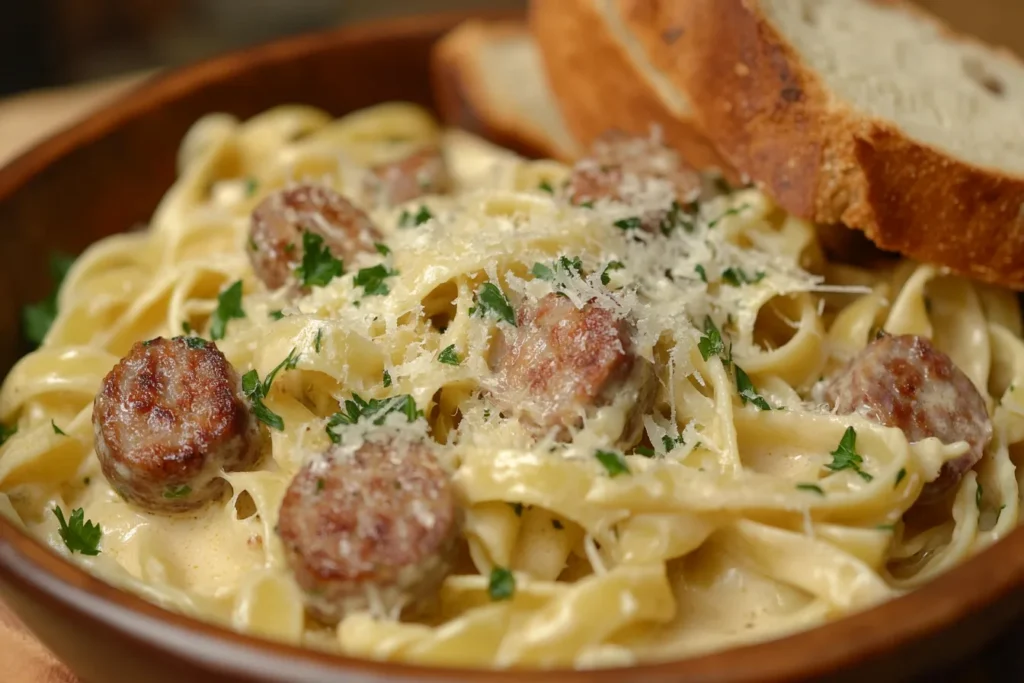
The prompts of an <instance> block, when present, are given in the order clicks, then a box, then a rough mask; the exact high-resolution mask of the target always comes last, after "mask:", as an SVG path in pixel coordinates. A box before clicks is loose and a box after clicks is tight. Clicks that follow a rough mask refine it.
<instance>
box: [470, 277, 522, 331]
mask: <svg viewBox="0 0 1024 683" xmlns="http://www.w3.org/2000/svg"><path fill="white" fill-rule="evenodd" d="M469 314H470V315H474V314H476V315H479V316H480V317H485V316H487V315H491V316H494V317H495V318H497V319H498V320H503V321H505V322H507V323H508V324H509V325H512V326H513V327H515V326H516V312H515V309H513V308H512V304H510V303H509V301H508V299H507V298H506V297H505V294H504V293H503V292H502V291H501V290H500V289H499V288H498V286H497V285H495V284H494V283H492V282H485V283H483V284H482V285H481V286H480V289H478V290H477V292H476V306H474V307H473V308H471V309H469Z"/></svg>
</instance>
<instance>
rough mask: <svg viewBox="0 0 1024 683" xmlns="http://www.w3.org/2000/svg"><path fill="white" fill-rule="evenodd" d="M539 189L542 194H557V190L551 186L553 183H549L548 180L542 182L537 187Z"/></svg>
mask: <svg viewBox="0 0 1024 683" xmlns="http://www.w3.org/2000/svg"><path fill="white" fill-rule="evenodd" d="M537 189H538V190H540V191H541V192H547V193H548V194H554V193H555V188H554V187H552V186H551V183H549V182H548V181H547V179H544V180H542V181H540V184H538V185H537Z"/></svg>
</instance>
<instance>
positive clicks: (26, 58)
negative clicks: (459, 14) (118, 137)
mask: <svg viewBox="0 0 1024 683" xmlns="http://www.w3.org/2000/svg"><path fill="white" fill-rule="evenodd" d="M916 1H917V2H918V3H919V4H921V5H924V6H926V7H929V8H931V9H933V10H935V11H937V12H938V13H939V14H941V15H944V16H945V17H946V18H948V19H951V20H952V21H953V22H954V23H956V24H957V25H959V26H960V27H961V28H963V29H966V30H968V31H971V32H973V33H976V34H979V35H982V36H984V37H986V38H988V39H989V40H992V41H995V42H998V43H1001V44H1004V45H1010V46H1011V47H1014V48H1016V49H1018V50H1024V31H1021V28H1022V27H1024V0H916ZM525 5H526V0H0V7H2V8H3V21H2V23H0V96H3V95H10V94H13V93H17V92H20V91H24V90H29V89H35V88H41V87H48V86H55V85H66V84H72V83H79V82H83V81H91V80H96V79H102V78H107V77H110V76H115V75H120V74H124V73H129V72H133V71H138V70H148V69H152V68H156V67H164V66H175V65H180V64H184V63H187V62H192V61H195V60H198V59H202V58H204V57H208V56H211V55H214V54H217V53H220V52H224V51H226V50H231V49H234V48H238V47H241V46H245V45H250V44H253V43H259V42H263V41H267V40H270V39H273V38H275V37H279V36H284V35H288V34H293V33H299V32H303V31H308V30H313V29H318V28H326V27H330V26H335V25H339V24H343V23H349V22H353V21H360V20H365V19H371V18H379V17H384V16H394V15H401V14H415V13H423V12H435V11H444V10H455V9H474V8H480V9H483V8H493V9H500V8H506V9H514V8H522V7H524V6H525Z"/></svg>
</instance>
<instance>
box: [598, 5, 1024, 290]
mask: <svg viewBox="0 0 1024 683" xmlns="http://www.w3.org/2000/svg"><path fill="white" fill-rule="evenodd" d="M616 1H617V2H618V3H619V7H620V9H621V10H622V12H623V15H624V16H625V18H626V21H627V25H628V26H629V28H630V30H631V31H633V32H634V33H635V34H636V35H637V37H638V38H639V39H640V40H641V42H642V43H643V44H644V46H645V48H646V49H647V51H648V53H649V55H650V57H651V59H652V61H653V62H654V63H655V64H657V65H658V67H659V68H660V69H662V70H663V71H664V73H665V75H666V76H667V77H668V78H669V79H670V80H671V81H672V82H673V83H674V84H675V85H676V86H677V87H678V88H680V89H681V90H682V91H683V92H685V93H687V94H688V95H689V97H690V100H691V103H692V107H693V110H694V116H695V119H696V120H697V121H698V123H699V125H700V126H701V128H702V129H703V130H704V132H705V134H706V135H707V136H708V138H709V139H711V140H712V141H713V142H714V143H715V144H716V145H717V146H718V149H719V151H720V152H721V153H722V154H723V155H724V156H725V157H726V159H728V160H729V162H731V163H732V164H733V165H734V166H735V167H736V168H738V169H740V170H741V171H743V172H744V173H746V174H748V175H749V176H750V177H751V178H752V179H754V180H755V181H756V182H757V183H758V184H759V185H761V186H763V187H764V188H765V190H766V191H767V192H768V193H769V194H771V195H772V196H773V197H774V198H775V200H776V201H777V202H778V203H779V204H780V205H781V206H782V207H783V208H785V209H786V210H787V211H789V212H790V213H792V214H795V215H797V216H800V217H802V218H806V219H808V220H812V221H815V222H817V223H840V222H841V223H845V224H846V225H848V226H850V227H853V228H857V229H859V230H861V231H863V232H864V233H865V234H866V235H867V236H868V238H870V239H871V240H872V241H873V242H874V243H875V244H876V245H878V246H879V247H881V248H882V249H886V250H889V251H896V252H899V253H901V254H903V255H905V256H907V257H910V258H912V259H915V260H919V261H924V262H929V263H934V264H938V265H941V266H946V267H947V268H949V269H950V270H951V271H953V272H956V273H959V274H962V275H966V276H969V277H973V278H976V279H979V280H982V281H985V282H989V283H993V284H998V285H1003V286H1008V287H1012V288H1015V289H1018V290H1019V289H1024V178H1020V177H1016V176H1011V175H1007V174H1005V173H1003V172H1001V171H998V170H995V169H986V168H981V167H978V166H975V165H972V164H968V163H965V162H963V161H961V160H959V159H956V158H953V157H951V156H949V155H948V154H946V153H944V152H941V151H939V150H937V149H935V148H933V147H930V146H928V145H926V144H923V143H920V142H917V141H915V140H912V139H910V138H908V137H907V136H906V135H905V134H904V133H902V132H901V131H900V130H898V129H897V128H896V127H895V125H894V124H892V123H890V122H888V121H885V120H880V119H877V118H873V117H871V116H868V115H865V114H862V113H860V112H858V111H856V110H854V109H853V108H852V107H850V106H849V105H846V104H844V103H842V102H838V101H837V102H835V103H832V101H833V98H832V97H831V95H830V93H829V92H828V90H827V88H826V87H825V85H824V83H823V82H822V80H821V79H820V78H819V77H818V75H817V74H816V73H815V72H814V71H813V70H811V69H810V68H809V67H808V66H807V65H806V64H804V63H803V61H802V60H801V58H800V56H799V55H798V54H797V53H796V52H795V50H794V49H793V48H792V47H791V46H790V45H789V44H788V43H787V42H786V41H785V39H784V38H783V37H782V36H780V35H779V33H778V32H777V31H776V30H775V29H774V28H773V27H772V25H771V24H770V23H769V22H768V21H767V20H766V19H765V17H764V15H763V14H762V13H761V12H760V10H759V3H758V2H757V0H687V2H674V1H673V0H616ZM885 1H886V2H888V3H890V4H896V5H898V6H901V7H905V4H904V3H902V2H899V0H885ZM909 11H913V12H915V13H921V15H922V18H923V19H925V20H930V21H938V20H937V19H934V18H932V17H930V16H928V15H926V14H925V13H923V12H921V11H920V10H918V9H916V8H911V9H910V10H909ZM691 27H694V28H693V30H690V29H691ZM944 30H946V31H950V35H952V32H951V30H950V29H948V28H947V27H944ZM664 36H673V37H674V40H673V41H671V43H669V41H666V40H664Z"/></svg>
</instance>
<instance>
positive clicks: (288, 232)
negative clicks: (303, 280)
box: [247, 185, 381, 289]
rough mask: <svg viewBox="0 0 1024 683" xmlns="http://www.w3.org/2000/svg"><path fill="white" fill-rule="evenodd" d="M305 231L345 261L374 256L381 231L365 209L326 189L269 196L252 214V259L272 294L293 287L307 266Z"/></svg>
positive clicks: (309, 188) (293, 190)
mask: <svg viewBox="0 0 1024 683" xmlns="http://www.w3.org/2000/svg"><path fill="white" fill-rule="evenodd" d="M304 232H309V233H313V234H315V235H318V236H319V237H321V238H322V239H323V243H324V247H326V248H327V249H328V250H329V251H330V252H331V255H332V256H334V257H335V258H337V259H341V260H342V261H346V260H350V259H353V258H354V257H355V256H356V255H358V254H360V253H370V252H373V251H374V242H379V241H380V239H381V236H380V232H379V231H378V230H377V227H376V226H375V225H374V224H373V221H372V220H370V217H369V216H367V215H366V214H365V213H364V212H363V211H362V210H361V209H359V208H358V207H356V206H355V205H354V204H352V202H350V201H349V200H348V199H346V198H345V197H343V196H341V195H340V194H338V193H337V192H335V191H333V190H331V189H330V188H327V187H324V186H322V185H298V186H296V187H293V188H289V189H285V190H278V191H277V192H274V193H272V194H270V195H268V196H267V197H266V198H265V199H264V200H263V201H261V202H260V203H259V204H258V205H257V206H256V208H255V209H254V210H253V212H252V223H251V225H250V229H249V247H248V249H247V251H248V252H249V260H250V261H251V262H252V267H253V270H254V271H255V272H256V276H257V277H258V278H259V279H260V280H262V281H263V284H265V285H266V286H267V288H268V289H278V288H279V287H282V286H284V285H285V284H287V283H288V281H289V279H290V278H291V277H292V275H293V273H294V271H295V267H296V266H297V265H298V264H299V263H301V262H302V254H303V246H302V236H303V233H304Z"/></svg>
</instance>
